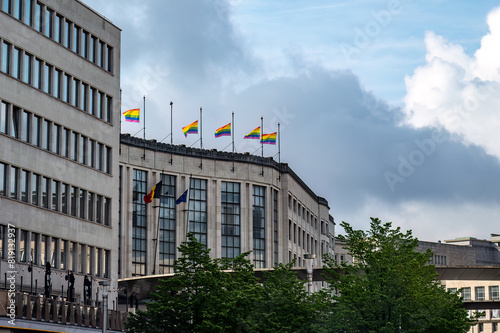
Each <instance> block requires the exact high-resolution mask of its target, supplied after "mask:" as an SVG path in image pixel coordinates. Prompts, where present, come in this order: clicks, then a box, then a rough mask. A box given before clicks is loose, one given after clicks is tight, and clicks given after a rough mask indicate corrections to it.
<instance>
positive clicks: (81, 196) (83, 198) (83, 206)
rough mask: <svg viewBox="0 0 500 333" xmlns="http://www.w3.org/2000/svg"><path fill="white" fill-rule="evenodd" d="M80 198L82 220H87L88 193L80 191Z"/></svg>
mask: <svg viewBox="0 0 500 333" xmlns="http://www.w3.org/2000/svg"><path fill="white" fill-rule="evenodd" d="M79 193H80V194H79V198H80V218H81V219H84V218H85V202H86V200H87V196H86V192H85V191H84V190H82V189H80V192H79Z"/></svg>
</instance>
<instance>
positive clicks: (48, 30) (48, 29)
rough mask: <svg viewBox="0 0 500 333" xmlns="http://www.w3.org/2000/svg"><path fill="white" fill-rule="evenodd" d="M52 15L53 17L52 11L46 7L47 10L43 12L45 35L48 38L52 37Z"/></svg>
mask: <svg viewBox="0 0 500 333" xmlns="http://www.w3.org/2000/svg"><path fill="white" fill-rule="evenodd" d="M53 17H54V11H52V10H51V9H49V8H47V10H46V12H45V36H47V37H49V38H53V37H54V31H53V29H52V20H53Z"/></svg>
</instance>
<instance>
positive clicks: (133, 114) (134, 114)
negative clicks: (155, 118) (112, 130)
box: [123, 109, 141, 123]
mask: <svg viewBox="0 0 500 333" xmlns="http://www.w3.org/2000/svg"><path fill="white" fill-rule="evenodd" d="M140 112H141V109H130V110H128V111H125V112H123V115H124V116H125V121H130V122H133V123H138V122H139V114H140Z"/></svg>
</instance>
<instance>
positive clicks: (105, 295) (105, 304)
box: [99, 281, 109, 333]
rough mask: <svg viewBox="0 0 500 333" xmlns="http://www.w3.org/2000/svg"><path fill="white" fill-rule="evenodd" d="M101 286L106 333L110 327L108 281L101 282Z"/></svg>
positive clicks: (103, 322) (103, 320)
mask: <svg viewBox="0 0 500 333" xmlns="http://www.w3.org/2000/svg"><path fill="white" fill-rule="evenodd" d="M99 285H100V286H102V310H103V311H102V312H103V314H102V333H106V329H107V327H106V326H108V289H109V282H108V281H100V282H99Z"/></svg>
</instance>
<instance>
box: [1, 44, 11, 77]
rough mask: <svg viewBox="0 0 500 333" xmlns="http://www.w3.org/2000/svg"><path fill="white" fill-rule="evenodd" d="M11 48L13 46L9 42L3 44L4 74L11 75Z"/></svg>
mask: <svg viewBox="0 0 500 333" xmlns="http://www.w3.org/2000/svg"><path fill="white" fill-rule="evenodd" d="M10 48H11V45H10V44H9V43H7V42H5V41H4V42H3V44H2V72H4V73H6V74H10Z"/></svg>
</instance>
